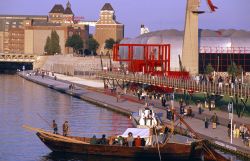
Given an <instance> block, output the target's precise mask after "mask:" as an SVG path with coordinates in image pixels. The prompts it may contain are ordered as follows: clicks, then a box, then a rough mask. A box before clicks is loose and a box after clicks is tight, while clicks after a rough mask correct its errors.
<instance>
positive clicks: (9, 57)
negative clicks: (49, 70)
mask: <svg viewBox="0 0 250 161" xmlns="http://www.w3.org/2000/svg"><path fill="white" fill-rule="evenodd" d="M36 59H37V56H36V55H31V54H0V62H34V61H36Z"/></svg>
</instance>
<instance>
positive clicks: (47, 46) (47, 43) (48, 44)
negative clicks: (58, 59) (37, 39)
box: [44, 36, 51, 54]
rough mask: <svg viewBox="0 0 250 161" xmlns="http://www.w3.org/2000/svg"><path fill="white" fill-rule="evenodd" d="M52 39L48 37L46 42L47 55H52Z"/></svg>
mask: <svg viewBox="0 0 250 161" xmlns="http://www.w3.org/2000/svg"><path fill="white" fill-rule="evenodd" d="M50 41H51V40H50V37H49V36H48V37H47V40H46V44H45V46H44V51H45V52H46V53H47V54H50Z"/></svg>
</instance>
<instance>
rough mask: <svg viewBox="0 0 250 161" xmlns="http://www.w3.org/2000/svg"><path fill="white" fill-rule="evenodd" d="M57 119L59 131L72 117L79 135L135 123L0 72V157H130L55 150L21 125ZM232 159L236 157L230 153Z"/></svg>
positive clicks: (42, 160)
mask: <svg viewBox="0 0 250 161" xmlns="http://www.w3.org/2000/svg"><path fill="white" fill-rule="evenodd" d="M52 120H56V122H57V124H58V127H59V132H60V133H61V132H62V124H63V122H64V121H65V120H67V121H69V125H70V132H71V134H72V135H77V136H89V137H91V136H93V135H94V134H95V135H97V137H100V136H101V135H102V134H106V135H107V136H109V135H115V134H121V133H122V132H123V131H124V130H125V129H126V128H128V127H132V122H131V120H129V118H128V117H127V116H124V115H121V114H119V113H116V112H113V111H110V110H107V109H105V108H101V107H98V106H95V105H92V104H89V103H87V102H84V101H82V100H79V99H77V98H74V97H71V96H68V95H65V94H62V93H59V92H57V91H54V90H52V89H48V88H45V87H43V86H40V85H37V84H35V83H32V82H29V81H26V80H24V79H22V78H20V77H19V76H17V75H6V74H0V161H131V160H132V159H127V158H114V157H98V156H87V155H86V156H83V155H67V154H55V153H52V152H51V151H50V150H49V149H48V148H47V147H46V146H45V145H44V144H43V143H42V142H41V141H40V140H39V139H38V138H37V137H36V135H35V132H32V131H27V130H26V129H24V128H22V125H24V124H26V125H30V126H33V127H38V128H43V129H46V130H51V129H50V127H49V124H50V123H51V122H52ZM231 158H232V160H240V159H236V158H235V157H234V156H231Z"/></svg>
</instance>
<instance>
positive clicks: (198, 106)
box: [197, 100, 202, 114]
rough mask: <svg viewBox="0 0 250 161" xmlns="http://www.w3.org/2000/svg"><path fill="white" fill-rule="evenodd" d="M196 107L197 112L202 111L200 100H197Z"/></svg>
mask: <svg viewBox="0 0 250 161" xmlns="http://www.w3.org/2000/svg"><path fill="white" fill-rule="evenodd" d="M197 108H198V112H199V114H201V113H202V109H201V103H200V100H197Z"/></svg>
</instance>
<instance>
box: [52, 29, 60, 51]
mask: <svg viewBox="0 0 250 161" xmlns="http://www.w3.org/2000/svg"><path fill="white" fill-rule="evenodd" d="M59 41H60V40H59V36H58V34H57V32H56V31H55V30H53V31H52V32H51V41H50V44H51V53H52V54H55V53H61V47H60V45H59V43H60V42H59Z"/></svg>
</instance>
